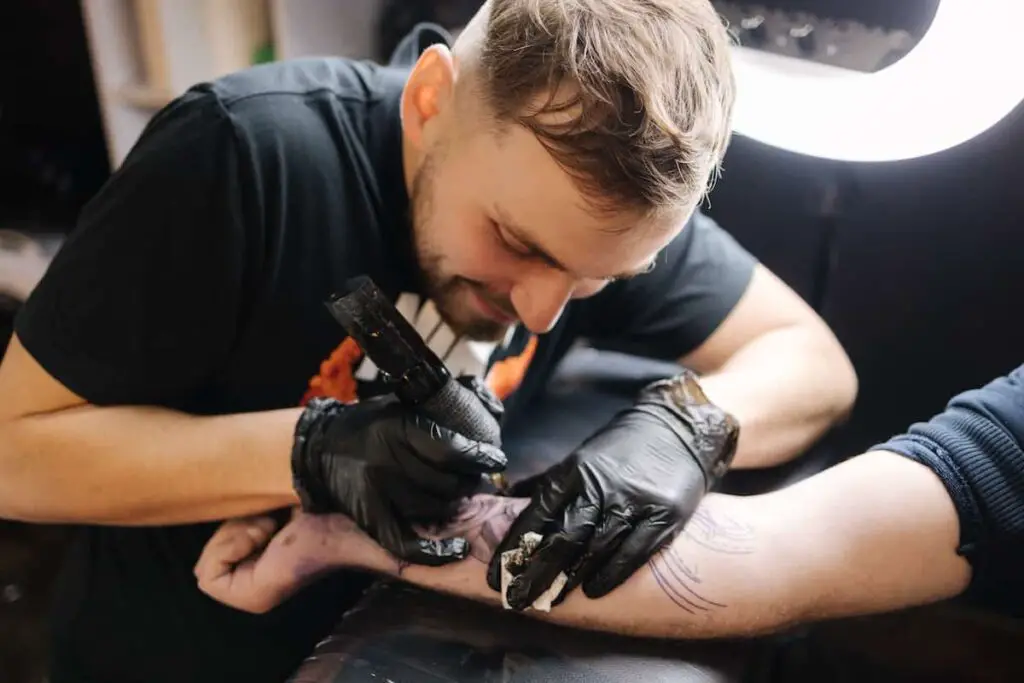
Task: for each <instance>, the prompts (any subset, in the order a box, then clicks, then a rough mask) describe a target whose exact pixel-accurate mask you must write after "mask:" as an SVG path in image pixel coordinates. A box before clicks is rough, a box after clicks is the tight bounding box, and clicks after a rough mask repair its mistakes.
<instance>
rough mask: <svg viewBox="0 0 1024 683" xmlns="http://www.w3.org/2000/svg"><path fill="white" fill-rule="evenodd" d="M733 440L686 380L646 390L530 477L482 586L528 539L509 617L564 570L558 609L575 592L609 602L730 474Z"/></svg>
mask: <svg viewBox="0 0 1024 683" xmlns="http://www.w3.org/2000/svg"><path fill="white" fill-rule="evenodd" d="M738 438H739V424H738V423H737V422H736V420H735V419H734V418H733V417H732V416H731V415H729V414H728V413H726V412H724V411H723V410H721V409H720V408H718V407H717V406H715V405H713V404H712V403H711V402H710V401H709V400H708V399H707V397H706V396H705V395H704V392H703V391H702V390H701V388H700V385H699V384H698V382H697V379H696V376H695V375H693V374H692V373H690V372H688V371H687V372H684V373H682V374H680V375H679V376H677V377H675V378H673V379H668V380H659V381H656V382H653V383H652V384H649V385H648V386H647V387H645V388H644V389H643V390H642V391H641V392H640V394H639V396H638V397H637V400H636V403H635V404H634V405H633V406H632V407H630V408H629V409H626V410H624V411H622V412H620V413H619V414H618V415H617V416H616V417H615V418H614V419H613V420H612V421H611V422H610V423H609V424H608V425H606V426H605V427H604V428H602V429H601V430H599V431H598V432H597V433H596V434H594V435H593V436H591V437H590V438H588V439H587V440H586V441H584V442H583V444H581V445H580V446H579V448H577V449H576V451H575V452H573V453H572V454H570V455H569V456H568V457H567V458H566V459H565V460H563V461H562V462H560V463H558V464H557V465H555V466H554V467H552V468H550V469H549V470H548V471H546V472H544V473H542V474H541V475H538V476H536V477H533V478H532V481H531V484H532V488H533V489H534V490H533V493H532V496H531V501H530V505H529V506H528V507H527V508H526V509H524V510H523V512H522V513H521V514H520V515H519V517H518V518H517V519H516V521H515V522H514V523H513V524H512V526H511V528H510V529H509V531H508V533H507V534H506V536H505V538H504V539H503V540H502V542H501V543H500V544H499V547H498V549H497V550H496V552H495V553H494V556H493V557H492V559H491V562H490V565H489V567H488V574H487V582H488V584H489V585H490V587H491V588H492V589H494V590H496V591H500V590H501V554H502V553H503V552H505V551H508V550H511V549H513V548H515V547H517V546H518V545H519V540H520V538H521V537H522V536H523V534H525V533H527V532H531V531H532V532H535V533H538V534H540V535H541V536H542V537H543V541H542V542H541V544H540V545H539V547H538V548H537V549H536V551H534V553H533V554H532V555H531V556H530V557H529V559H528V560H527V563H526V569H525V570H524V571H523V572H522V573H521V574H520V575H519V576H517V577H516V578H515V579H514V580H513V581H512V583H511V585H510V588H509V591H508V601H509V604H510V606H511V607H512V608H513V609H518V610H522V609H525V608H526V607H528V606H530V605H531V604H533V602H534V601H535V600H536V599H537V598H538V597H539V596H540V595H541V594H542V593H543V592H544V591H545V590H547V589H548V587H549V586H550V585H551V583H552V582H553V581H554V579H555V578H556V577H557V576H558V574H559V573H560V572H565V574H566V575H567V576H568V578H569V580H568V582H567V584H566V586H565V588H564V589H563V590H562V592H561V594H560V595H559V596H558V598H557V600H556V601H555V604H558V603H559V602H561V601H562V600H564V598H565V596H566V595H568V593H569V592H570V591H572V590H573V589H574V588H575V587H576V586H578V585H581V584H582V587H583V592H584V594H585V595H586V596H587V597H589V598H599V597H601V596H604V595H606V594H608V593H609V592H611V591H612V590H614V589H615V588H616V587H618V586H619V585H620V584H622V582H624V581H625V580H626V579H627V578H629V577H630V576H631V575H632V574H633V572H635V571H636V570H637V569H639V568H640V566H641V565H643V564H644V563H645V562H647V560H648V559H650V557H651V556H652V555H653V554H654V553H655V552H656V551H657V550H658V549H659V548H661V547H662V546H663V545H664V544H665V543H666V542H669V541H671V540H672V539H673V538H675V536H676V535H677V534H678V533H679V532H680V531H681V530H682V529H683V527H684V526H685V525H686V523H687V522H688V521H689V519H690V516H691V515H692V514H693V512H694V510H695V509H696V508H697V505H698V503H699V502H700V500H701V499H702V498H703V497H704V495H705V494H706V493H707V492H708V490H710V489H711V488H712V486H713V485H714V484H715V483H717V481H718V480H719V479H720V478H721V476H722V475H723V474H724V473H725V472H726V471H727V470H728V468H729V465H730V464H731V462H732V458H733V456H734V455H735V452H736V445H737V441H738ZM522 490H523V486H522V485H519V486H516V487H513V489H512V491H511V495H515V494H516V493H517V492H521V491H522Z"/></svg>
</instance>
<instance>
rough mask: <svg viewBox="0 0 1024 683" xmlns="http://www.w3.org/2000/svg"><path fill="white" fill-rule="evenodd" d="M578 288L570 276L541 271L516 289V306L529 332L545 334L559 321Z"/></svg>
mask: <svg viewBox="0 0 1024 683" xmlns="http://www.w3.org/2000/svg"><path fill="white" fill-rule="evenodd" d="M575 286H576V281H575V280H574V279H573V278H572V277H571V276H570V275H568V274H567V273H563V272H561V271H558V270H554V269H553V268H547V267H545V268H538V269H536V270H533V271H531V272H530V273H528V274H526V276H525V277H523V278H522V279H521V280H519V282H518V283H516V285H515V286H514V287H513V288H512V293H511V300H512V305H513V306H514V307H515V309H516V314H517V315H518V316H519V319H520V320H521V321H522V322H523V325H525V326H526V328H527V329H528V330H530V331H531V332H533V333H534V334H544V333H545V332H549V331H550V330H551V328H552V327H554V326H555V323H556V322H558V318H559V317H560V316H561V315H562V311H563V310H565V304H566V303H567V302H568V301H569V297H571V296H572V294H573V289H574V288H575Z"/></svg>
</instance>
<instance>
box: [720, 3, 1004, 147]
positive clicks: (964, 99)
mask: <svg viewBox="0 0 1024 683" xmlns="http://www.w3.org/2000/svg"><path fill="white" fill-rule="evenodd" d="M1021 25H1024V0H941V2H940V3H939V5H938V7H937V8H936V10H935V16H934V18H933V19H932V23H931V25H930V27H929V28H928V30H927V31H926V32H925V34H924V35H923V36H922V37H921V40H920V41H919V42H918V44H917V46H916V47H914V48H913V49H912V50H911V51H910V52H908V53H907V55H906V56H904V57H903V58H902V59H901V60H899V61H898V62H896V63H895V64H893V65H892V66H889V67H887V68H885V69H882V70H881V71H878V72H876V73H870V74H865V73H860V72H856V71H852V70H846V69H840V68H835V67H826V66H824V65H820V64H816V63H807V62H802V61H800V60H795V59H792V58H787V57H781V56H777V55H772V54H768V53H765V52H760V51H757V50H752V49H749V48H744V47H737V48H735V51H734V69H735V73H736V82H737V89H738V92H737V99H736V109H735V119H734V129H735V131H736V133H738V134H740V135H743V136H746V137H749V138H753V139H754V140H757V141H760V142H763V143H765V144H768V145H772V146H774V147H779V148H782V149H786V150H789V151H792V152H796V153H799V154H806V155H809V156H815V157H822V158H827V159H837V160H841V161H861V162H865V161H895V160H898V159H912V158H915V157H921V156H925V155H929V154H934V153H936V152H941V151H942V150H944V149H948V148H950V147H954V146H956V145H959V144H961V143H963V142H966V141H967V140H970V139H971V138H973V137H975V136H977V135H979V134H981V133H983V132H984V131H986V130H987V129H989V128H990V127H991V126H993V125H994V124H996V123H997V122H998V121H1000V120H1001V119H1002V118H1004V117H1005V116H1006V115H1007V114H1009V113H1010V112H1011V111H1012V110H1013V109H1014V108H1015V107H1016V106H1017V105H1018V104H1019V103H1020V102H1021V101H1022V100H1024V41H1022V40H1021V39H1020V37H1019V36H1018V35H1015V34H1016V33H1017V31H1019V27H1020V26H1021Z"/></svg>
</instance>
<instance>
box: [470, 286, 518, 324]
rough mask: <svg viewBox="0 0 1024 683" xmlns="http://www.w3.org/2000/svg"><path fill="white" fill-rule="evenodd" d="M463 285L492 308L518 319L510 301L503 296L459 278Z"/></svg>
mask: <svg viewBox="0 0 1024 683" xmlns="http://www.w3.org/2000/svg"><path fill="white" fill-rule="evenodd" d="M459 279H460V280H461V281H462V283H463V284H465V285H466V286H467V287H470V288H472V289H473V291H474V292H476V294H477V296H479V297H480V298H481V299H483V300H484V301H486V302H487V303H489V304H490V305H491V306H494V307H495V308H497V309H498V310H499V311H501V312H502V313H504V314H505V315H507V316H508V317H510V318H515V317H518V316H517V315H516V307H515V306H513V305H512V300H511V299H509V298H508V297H505V296H499V295H496V294H494V293H493V292H491V291H490V290H488V289H487V287H486V286H484V284H483V283H480V282H476V281H474V280H468V279H466V278H459Z"/></svg>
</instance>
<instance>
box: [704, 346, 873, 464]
mask: <svg viewBox="0 0 1024 683" xmlns="http://www.w3.org/2000/svg"><path fill="white" fill-rule="evenodd" d="M701 387H702V388H703V389H704V391H705V393H706V394H707V395H708V398H710V399H711V400H712V401H713V402H714V403H715V404H717V405H719V406H721V407H722V408H723V409H724V410H726V411H728V412H729V413H731V414H732V415H734V416H735V417H736V418H737V419H738V420H739V422H740V440H739V446H738V448H737V451H736V456H735V459H734V460H733V468H735V469H746V468H760V467H771V466H774V465H778V464H781V463H783V462H786V461H788V460H791V459H792V458H794V457H796V456H798V455H800V454H801V453H802V452H804V451H805V450H806V449H807V448H809V447H810V446H811V445H812V444H813V443H814V442H815V441H817V440H818V439H820V438H821V437H822V435H824V433H825V432H827V431H828V430H829V429H830V428H831V427H832V426H833V425H835V424H836V422H837V421H838V420H840V419H841V418H842V417H843V416H844V415H845V414H846V413H847V412H848V411H849V410H850V408H851V406H852V405H853V401H854V398H855V397H856V393H857V378H856V374H855V373H854V371H853V368H852V366H851V365H850V363H849V360H848V359H847V357H846V355H845V353H844V352H843V350H842V348H840V347H839V345H838V343H837V342H836V341H835V339H834V338H833V337H832V336H831V335H830V334H828V333H827V332H825V331H822V330H820V329H817V328H814V327H812V326H809V327H807V328H803V327H791V328H785V329H780V330H777V331H775V332H771V333H768V334H766V335H764V336H762V337H760V338H758V339H756V340H755V341H753V342H751V343H750V344H748V345H747V346H745V347H744V348H742V349H741V350H740V351H739V352H738V353H736V354H735V355H734V356H733V357H732V358H730V359H729V361H728V362H726V363H725V364H724V365H723V366H722V367H721V368H719V369H718V370H716V371H715V372H713V373H709V374H707V375H705V376H704V377H702V378H701Z"/></svg>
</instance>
